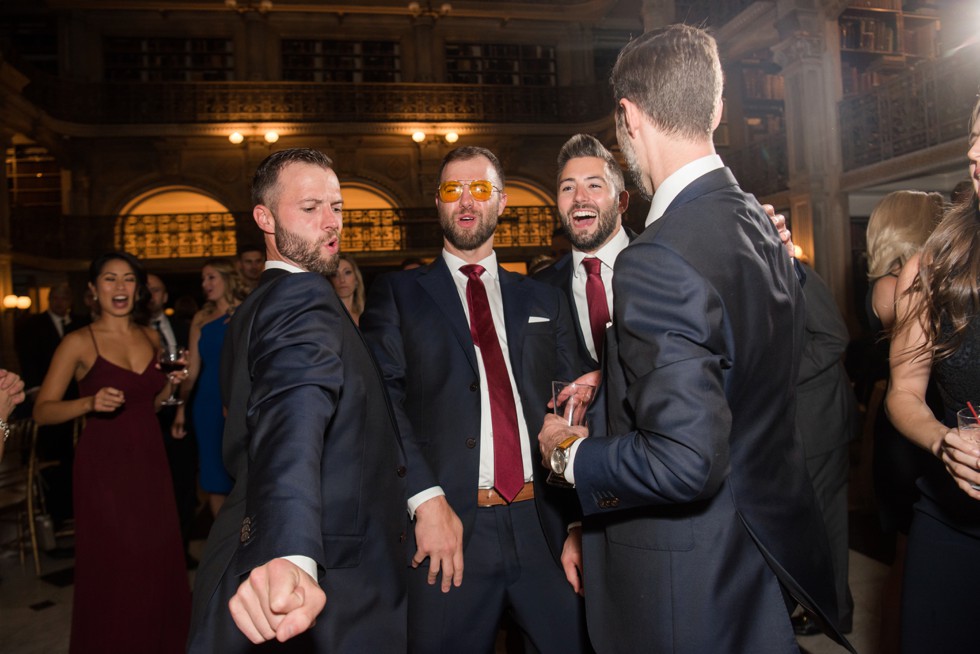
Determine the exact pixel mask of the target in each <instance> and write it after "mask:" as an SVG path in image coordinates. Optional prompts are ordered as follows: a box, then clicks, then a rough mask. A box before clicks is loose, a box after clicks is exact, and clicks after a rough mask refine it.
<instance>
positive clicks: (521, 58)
mask: <svg viewBox="0 0 980 654" xmlns="http://www.w3.org/2000/svg"><path fill="white" fill-rule="evenodd" d="M445 54H446V81H447V82H449V83H451V84H503V85H508V86H556V85H557V75H556V68H555V49H554V48H553V47H551V46H544V45H515V44H499V43H498V44H495V43H446V50H445Z"/></svg>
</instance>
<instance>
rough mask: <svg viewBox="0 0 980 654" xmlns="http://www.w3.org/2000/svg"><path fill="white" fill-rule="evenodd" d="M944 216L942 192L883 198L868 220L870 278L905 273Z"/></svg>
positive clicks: (896, 194) (874, 278) (905, 193)
mask: <svg viewBox="0 0 980 654" xmlns="http://www.w3.org/2000/svg"><path fill="white" fill-rule="evenodd" d="M942 216H943V196H942V195H940V194H939V193H923V192H922V191H895V192H893V193H889V194H888V195H886V196H885V197H884V198H882V200H881V201H880V202H879V203H878V204H877V205H875V208H874V209H873V210H872V211H871V218H870V219H869V220H868V232H867V241H868V279H869V280H870V281H872V282H874V281H875V280H877V279H880V278H881V277H884V276H885V275H888V274H889V273H895V272H897V271H899V270H901V269H902V266H904V265H905V262H906V261H908V260H909V258H910V257H911V256H912V255H913V254H915V253H916V252H918V251H919V248H921V247H922V244H923V243H925V242H926V239H927V238H929V234H931V233H932V230H933V229H935V228H936V225H938V224H939V221H940V219H942Z"/></svg>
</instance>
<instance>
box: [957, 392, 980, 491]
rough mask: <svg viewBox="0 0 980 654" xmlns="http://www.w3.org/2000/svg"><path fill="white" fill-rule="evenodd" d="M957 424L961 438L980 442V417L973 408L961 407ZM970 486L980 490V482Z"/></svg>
mask: <svg viewBox="0 0 980 654" xmlns="http://www.w3.org/2000/svg"><path fill="white" fill-rule="evenodd" d="M956 426H957V428H958V429H959V431H960V437H961V438H963V439H964V440H968V441H972V442H974V443H977V444H980V418H978V417H977V416H976V414H974V413H973V410H972V409H969V408H967V409H960V410H959V411H957V412H956ZM970 486H972V487H973V490H980V484H973V483H971V484H970Z"/></svg>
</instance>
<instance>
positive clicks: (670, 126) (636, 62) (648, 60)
mask: <svg viewBox="0 0 980 654" xmlns="http://www.w3.org/2000/svg"><path fill="white" fill-rule="evenodd" d="M610 81H611V83H612V87H613V94H614V96H615V99H616V103H617V105H618V104H619V101H620V100H622V99H623V98H625V99H627V100H629V101H630V102H632V103H633V104H635V105H637V107H639V108H640V110H642V111H643V113H644V114H646V116H647V117H648V118H649V119H650V121H651V122H652V123H653V124H654V125H655V126H656V127H657V128H658V129H660V130H662V131H664V132H665V133H667V134H671V135H676V136H681V137H683V138H687V139H691V140H695V141H702V140H704V139H710V138H711V131H712V129H711V128H712V125H713V121H714V115H715V108H716V106H717V103H718V102H719V101H720V99H721V91H722V85H723V82H724V74H723V73H722V70H721V62H720V61H719V59H718V44H717V43H716V42H715V40H714V38H713V37H712V36H711V35H710V34H708V33H707V32H706V31H704V30H702V29H699V28H697V27H691V26H690V25H669V26H667V27H664V28H661V29H656V30H652V31H650V32H646V33H645V34H643V35H642V36H639V37H637V38H635V39H633V40H632V41H630V42H629V43H627V44H626V47H624V48H623V49H622V51H621V52H620V53H619V57H618V58H617V59H616V65H615V66H614V67H613V71H612V77H611V78H610Z"/></svg>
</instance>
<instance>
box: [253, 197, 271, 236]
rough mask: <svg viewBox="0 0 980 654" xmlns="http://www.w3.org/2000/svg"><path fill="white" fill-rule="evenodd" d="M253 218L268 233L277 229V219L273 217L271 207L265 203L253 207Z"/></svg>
mask: <svg viewBox="0 0 980 654" xmlns="http://www.w3.org/2000/svg"><path fill="white" fill-rule="evenodd" d="M252 218H254V219H255V224H256V225H258V226H259V229H261V230H262V231H263V232H265V233H266V234H274V233H275V231H276V221H275V218H273V217H272V212H271V211H270V210H269V207H267V206H265V205H264V204H257V205H255V208H254V209H252Z"/></svg>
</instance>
